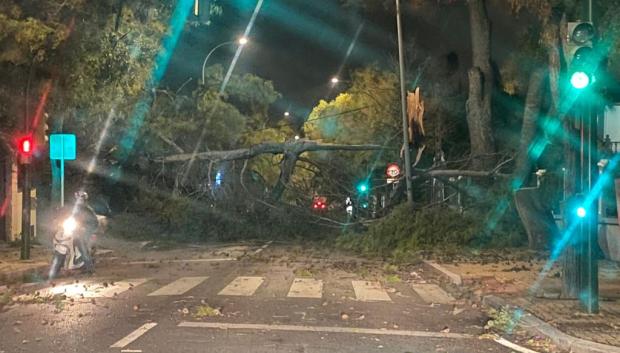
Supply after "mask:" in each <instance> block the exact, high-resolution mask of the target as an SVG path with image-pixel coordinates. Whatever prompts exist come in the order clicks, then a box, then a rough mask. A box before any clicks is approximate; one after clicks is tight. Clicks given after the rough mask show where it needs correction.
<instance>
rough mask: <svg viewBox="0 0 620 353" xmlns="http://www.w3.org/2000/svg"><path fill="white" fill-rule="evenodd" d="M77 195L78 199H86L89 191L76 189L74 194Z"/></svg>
mask: <svg viewBox="0 0 620 353" xmlns="http://www.w3.org/2000/svg"><path fill="white" fill-rule="evenodd" d="M73 195H74V196H75V199H76V200H77V201H86V200H88V193H87V192H86V191H84V190H80V191H76V192H75V194H73Z"/></svg>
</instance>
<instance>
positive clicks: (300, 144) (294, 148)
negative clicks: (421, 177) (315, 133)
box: [154, 140, 384, 163]
mask: <svg viewBox="0 0 620 353" xmlns="http://www.w3.org/2000/svg"><path fill="white" fill-rule="evenodd" d="M382 148H384V147H383V146H379V145H341V144H331V143H320V142H317V141H308V140H300V141H287V142H284V143H276V142H265V143H261V144H258V145H255V146H252V147H249V148H240V149H236V150H229V151H207V152H199V153H195V154H193V153H181V154H175V155H171V156H166V157H159V158H156V159H154V161H155V162H163V163H171V162H184V161H188V160H192V159H194V160H196V159H199V160H211V161H232V160H238V159H249V158H252V157H256V156H258V155H260V154H266V153H267V154H283V153H292V154H296V155H300V154H302V153H304V152H312V151H370V150H380V149H382Z"/></svg>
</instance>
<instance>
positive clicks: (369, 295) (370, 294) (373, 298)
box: [351, 281, 392, 302]
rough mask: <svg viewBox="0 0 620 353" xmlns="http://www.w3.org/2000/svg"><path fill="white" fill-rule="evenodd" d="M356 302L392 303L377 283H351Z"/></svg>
mask: <svg viewBox="0 0 620 353" xmlns="http://www.w3.org/2000/svg"><path fill="white" fill-rule="evenodd" d="M351 284H352V285H353V290H354V291H355V297H356V298H357V300H360V301H363V302H378V301H392V299H391V298H390V296H389V295H388V294H387V292H386V291H385V289H383V287H381V284H380V283H379V282H369V281H352V282H351Z"/></svg>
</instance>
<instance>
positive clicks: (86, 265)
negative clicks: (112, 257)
mask: <svg viewBox="0 0 620 353" xmlns="http://www.w3.org/2000/svg"><path fill="white" fill-rule="evenodd" d="M73 213H75V212H72V214H70V215H69V216H68V217H66V218H65V219H64V220H63V221H62V223H61V224H60V225H59V227H58V230H57V231H56V232H55V234H54V237H53V239H52V244H53V249H54V250H53V251H54V254H53V258H52V264H51V265H50V269H49V273H48V279H50V280H52V279H54V278H56V277H57V276H58V274H59V273H60V270H61V269H62V268H63V267H64V268H65V269H66V270H68V271H86V272H92V271H93V266H94V260H93V255H94V245H95V241H96V238H97V233H98V230H99V229H100V228H101V224H102V223H104V222H105V216H100V215H96V214H93V215H94V216H96V220H97V221H96V222H97V226H96V230H95V231H91V230H92V229H89V227H88V226H87V225H85V224H80V223H81V222H80V217H77V215H75V214H73Z"/></svg>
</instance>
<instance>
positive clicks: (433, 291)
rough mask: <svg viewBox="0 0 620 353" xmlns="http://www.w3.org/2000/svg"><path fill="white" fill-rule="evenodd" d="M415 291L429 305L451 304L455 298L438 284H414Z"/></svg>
mask: <svg viewBox="0 0 620 353" xmlns="http://www.w3.org/2000/svg"><path fill="white" fill-rule="evenodd" d="M411 287H412V288H413V290H414V291H415V292H416V293H417V294H418V295H419V296H420V298H422V300H424V301H425V302H427V303H429V304H430V303H436V304H451V303H453V302H454V298H453V297H452V296H451V295H450V294H448V293H446V291H444V290H443V289H442V288H440V287H439V286H438V285H436V284H430V283H419V284H418V283H414V284H412V285H411Z"/></svg>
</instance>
